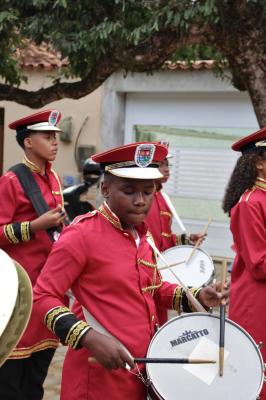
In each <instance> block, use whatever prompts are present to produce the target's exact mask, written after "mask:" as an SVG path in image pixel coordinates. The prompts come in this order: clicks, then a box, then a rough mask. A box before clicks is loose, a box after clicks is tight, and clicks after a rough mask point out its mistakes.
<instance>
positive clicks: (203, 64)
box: [165, 60, 217, 71]
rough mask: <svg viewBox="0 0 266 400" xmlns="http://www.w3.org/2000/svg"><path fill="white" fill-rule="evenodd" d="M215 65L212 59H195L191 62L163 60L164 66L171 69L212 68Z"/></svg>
mask: <svg viewBox="0 0 266 400" xmlns="http://www.w3.org/2000/svg"><path fill="white" fill-rule="evenodd" d="M216 65H217V63H216V61H214V60H197V61H193V62H191V63H188V62H187V61H176V62H172V61H166V62H165V68H166V69H169V70H171V71H173V70H176V69H183V70H187V69H190V70H191V69H196V70H198V69H213V68H214V67H215V66H216Z"/></svg>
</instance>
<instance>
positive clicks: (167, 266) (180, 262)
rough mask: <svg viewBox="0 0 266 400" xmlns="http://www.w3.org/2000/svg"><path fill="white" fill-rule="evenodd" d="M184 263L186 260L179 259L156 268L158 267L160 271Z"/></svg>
mask: <svg viewBox="0 0 266 400" xmlns="http://www.w3.org/2000/svg"><path fill="white" fill-rule="evenodd" d="M185 263H186V260H183V261H179V262H177V263H174V264H169V265H166V266H165V267H159V268H158V269H159V270H160V271H162V270H163V269H169V268H173V267H176V266H177V265H180V264H185Z"/></svg>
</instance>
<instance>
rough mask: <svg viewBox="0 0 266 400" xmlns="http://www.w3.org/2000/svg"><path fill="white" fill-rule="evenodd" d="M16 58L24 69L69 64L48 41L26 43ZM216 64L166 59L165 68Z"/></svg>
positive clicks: (177, 68)
mask: <svg viewBox="0 0 266 400" xmlns="http://www.w3.org/2000/svg"><path fill="white" fill-rule="evenodd" d="M16 58H17V59H18V61H19V65H20V66H21V68H23V69H45V70H53V69H56V68H61V67H65V66H67V65H68V60H67V58H64V59H63V60H62V58H61V54H60V52H59V51H55V50H54V49H53V48H52V46H51V45H49V44H47V43H42V44H41V45H39V46H37V45H35V44H33V43H26V45H25V46H24V47H23V48H21V49H17V51H16ZM215 65H216V62H215V61H213V60H197V61H193V62H192V63H188V62H186V61H176V62H172V61H166V62H165V64H164V67H163V69H167V70H170V71H174V70H191V69H194V70H204V69H213V68H214V67H215Z"/></svg>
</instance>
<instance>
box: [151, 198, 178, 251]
mask: <svg viewBox="0 0 266 400" xmlns="http://www.w3.org/2000/svg"><path fill="white" fill-rule="evenodd" d="M145 221H146V223H147V225H148V227H149V231H150V232H151V234H152V237H153V239H154V242H155V245H156V247H157V249H158V250H160V251H164V250H167V249H169V247H173V246H176V245H177V238H176V235H175V234H173V233H172V228H171V226H172V213H171V210H170V208H169V207H168V204H167V203H166V200H165V198H164V197H163V195H162V193H161V191H158V192H156V193H155V194H154V198H153V202H152V205H151V208H150V211H149V213H148V215H147V217H146V219H145Z"/></svg>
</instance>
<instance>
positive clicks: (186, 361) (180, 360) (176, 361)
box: [88, 357, 216, 364]
mask: <svg viewBox="0 0 266 400" xmlns="http://www.w3.org/2000/svg"><path fill="white" fill-rule="evenodd" d="M88 362H90V363H97V362H98V361H97V360H96V358H95V357H89V358H88ZM134 363H142V364H215V363H216V361H215V360H205V359H202V360H201V359H197V358H146V357H144V358H134Z"/></svg>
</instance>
